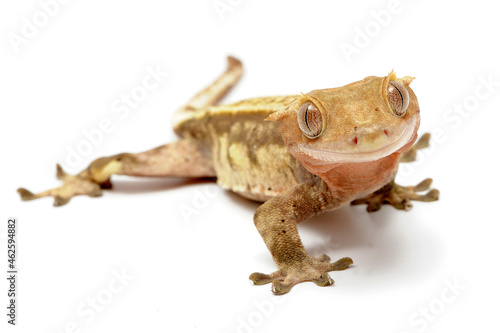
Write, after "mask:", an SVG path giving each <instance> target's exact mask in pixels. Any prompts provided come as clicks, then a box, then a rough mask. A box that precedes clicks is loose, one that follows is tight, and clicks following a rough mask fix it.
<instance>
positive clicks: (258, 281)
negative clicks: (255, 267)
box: [249, 273, 273, 285]
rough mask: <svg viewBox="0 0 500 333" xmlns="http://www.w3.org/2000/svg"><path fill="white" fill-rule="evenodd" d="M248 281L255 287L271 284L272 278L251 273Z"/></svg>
mask: <svg viewBox="0 0 500 333" xmlns="http://www.w3.org/2000/svg"><path fill="white" fill-rule="evenodd" d="M249 279H250V280H251V281H252V282H253V284H255V285H263V284H268V283H271V282H272V281H273V278H272V277H271V275H268V274H263V273H252V274H251V275H250V277H249Z"/></svg>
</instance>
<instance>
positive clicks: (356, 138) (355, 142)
mask: <svg viewBox="0 0 500 333" xmlns="http://www.w3.org/2000/svg"><path fill="white" fill-rule="evenodd" d="M352 143H354V144H355V145H357V144H358V137H357V136H355V137H354V139H352Z"/></svg>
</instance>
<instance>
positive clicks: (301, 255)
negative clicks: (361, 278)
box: [250, 177, 353, 294]
mask: <svg viewBox="0 0 500 333" xmlns="http://www.w3.org/2000/svg"><path fill="white" fill-rule="evenodd" d="M342 204H343V201H342V200H340V199H338V198H335V197H334V195H333V194H332V193H331V191H330V189H329V188H328V186H327V185H326V184H325V183H324V182H323V181H322V180H321V179H320V178H318V177H315V179H314V180H312V181H310V182H307V183H301V184H299V185H297V186H295V187H293V188H292V189H290V190H288V191H287V192H285V193H283V194H281V195H279V196H277V197H274V198H272V199H270V200H268V201H267V202H265V203H264V204H263V205H261V206H260V207H259V208H258V209H257V212H256V213H255V216H254V222H255V226H256V227H257V230H258V231H259V233H260V235H261V236H262V238H263V239H264V242H265V243H266V246H267V248H268V249H269V251H270V252H271V255H272V256H273V259H274V262H275V263H276V265H277V266H278V270H277V271H276V272H274V273H271V274H269V275H268V274H262V273H253V274H252V275H250V280H252V281H253V283H254V284H257V285H261V284H267V283H272V291H273V293H275V294H284V293H287V292H289V291H290V290H291V289H292V287H293V286H294V285H296V284H297V283H300V282H304V281H312V282H314V283H316V284H317V285H319V286H328V285H331V284H333V280H332V279H331V278H330V276H329V275H328V274H327V272H329V271H339V270H344V269H346V268H348V267H349V265H351V264H352V263H353V261H352V259H351V258H342V259H340V260H338V261H337V262H335V263H330V258H329V257H328V256H327V255H326V254H323V255H322V256H320V257H318V258H315V257H312V256H310V255H309V254H308V253H307V252H306V250H305V248H304V246H303V244H302V242H301V240H300V237H299V234H298V231H297V223H300V222H302V221H305V220H307V219H308V218H310V217H311V216H314V215H318V214H320V213H322V212H325V211H328V210H332V209H334V208H337V207H339V206H341V205H342Z"/></svg>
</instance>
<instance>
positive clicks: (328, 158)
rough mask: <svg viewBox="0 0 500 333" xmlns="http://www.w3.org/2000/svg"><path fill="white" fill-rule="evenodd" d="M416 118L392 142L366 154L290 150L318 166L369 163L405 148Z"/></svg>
mask: <svg viewBox="0 0 500 333" xmlns="http://www.w3.org/2000/svg"><path fill="white" fill-rule="evenodd" d="M416 118H417V117H413V118H412V119H411V121H410V123H409V124H408V126H407V127H406V129H405V130H404V132H403V133H402V134H401V135H400V136H399V138H398V139H396V140H395V141H394V142H391V143H389V144H387V145H386V146H383V147H381V148H379V149H375V150H372V151H367V152H347V153H346V152H336V151H329V150H323V149H314V148H309V147H305V146H304V145H296V146H295V147H293V148H292V149H293V150H295V151H298V152H301V153H303V154H306V155H307V156H309V157H312V158H313V159H315V160H316V161H317V162H319V164H328V163H346V162H351V163H353V162H371V161H376V160H378V159H381V158H383V157H386V156H389V155H391V154H392V153H394V152H396V151H397V150H399V149H400V148H402V147H403V146H405V145H406V144H407V143H408V142H409V141H410V140H411V138H412V137H413V134H414V132H415V126H416V123H417V119H416Z"/></svg>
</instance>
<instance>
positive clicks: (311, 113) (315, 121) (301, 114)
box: [297, 101, 325, 139]
mask: <svg viewBox="0 0 500 333" xmlns="http://www.w3.org/2000/svg"><path fill="white" fill-rule="evenodd" d="M297 122H298V123H299V127H300V130H301V131H302V133H304V135H305V136H307V137H308V138H309V139H315V138H317V137H318V136H320V135H321V134H323V131H324V130H325V123H324V120H323V115H322V114H321V111H320V110H319V109H318V108H317V107H316V105H314V104H313V103H312V102H309V101H308V102H305V103H304V104H302V106H301V107H300V108H299V111H298V112H297Z"/></svg>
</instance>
